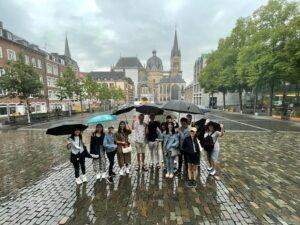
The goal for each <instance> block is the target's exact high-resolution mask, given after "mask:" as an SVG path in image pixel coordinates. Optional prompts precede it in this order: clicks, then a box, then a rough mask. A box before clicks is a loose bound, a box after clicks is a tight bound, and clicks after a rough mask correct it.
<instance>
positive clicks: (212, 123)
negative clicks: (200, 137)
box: [206, 121, 221, 131]
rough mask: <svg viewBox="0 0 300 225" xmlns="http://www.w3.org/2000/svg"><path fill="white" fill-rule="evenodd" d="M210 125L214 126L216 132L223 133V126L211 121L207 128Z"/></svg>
mask: <svg viewBox="0 0 300 225" xmlns="http://www.w3.org/2000/svg"><path fill="white" fill-rule="evenodd" d="M209 125H213V127H214V130H215V131H221V125H220V124H219V123H217V122H214V121H209V122H208V124H207V125H206V126H207V127H208V126H209Z"/></svg>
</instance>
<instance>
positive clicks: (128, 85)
mask: <svg viewBox="0 0 300 225" xmlns="http://www.w3.org/2000/svg"><path fill="white" fill-rule="evenodd" d="M89 75H91V76H92V78H93V79H94V80H95V81H96V82H97V83H102V84H104V85H106V86H107V87H108V88H112V87H115V88H120V89H121V90H122V91H124V93H125V95H126V99H125V100H124V101H120V102H119V103H133V102H134V83H133V81H132V80H131V78H128V77H126V76H125V72H124V71H114V70H111V71H92V72H90V73H89Z"/></svg>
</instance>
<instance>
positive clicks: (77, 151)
mask: <svg viewBox="0 0 300 225" xmlns="http://www.w3.org/2000/svg"><path fill="white" fill-rule="evenodd" d="M67 140H68V145H67V146H68V148H70V149H71V159H70V161H71V163H72V164H73V166H74V171H75V182H76V183H77V184H78V185H79V184H81V183H82V182H87V178H86V175H85V154H84V142H83V140H82V130H81V129H80V128H75V130H74V132H73V133H72V134H71V136H70V137H69V138H68V139H67ZM79 167H81V172H82V179H80V177H79V170H80V169H79Z"/></svg>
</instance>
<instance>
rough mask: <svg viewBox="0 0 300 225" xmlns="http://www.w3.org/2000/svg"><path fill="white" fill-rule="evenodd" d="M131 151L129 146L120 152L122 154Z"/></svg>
mask: <svg viewBox="0 0 300 225" xmlns="http://www.w3.org/2000/svg"><path fill="white" fill-rule="evenodd" d="M131 151H132V148H131V145H129V146H127V147H122V152H123V153H124V154H126V153H129V152H131Z"/></svg>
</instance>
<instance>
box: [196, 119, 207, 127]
mask: <svg viewBox="0 0 300 225" xmlns="http://www.w3.org/2000/svg"><path fill="white" fill-rule="evenodd" d="M205 122H206V118H202V119H200V120H198V121H196V122H195V125H196V126H198V127H199V128H200V129H205Z"/></svg>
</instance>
